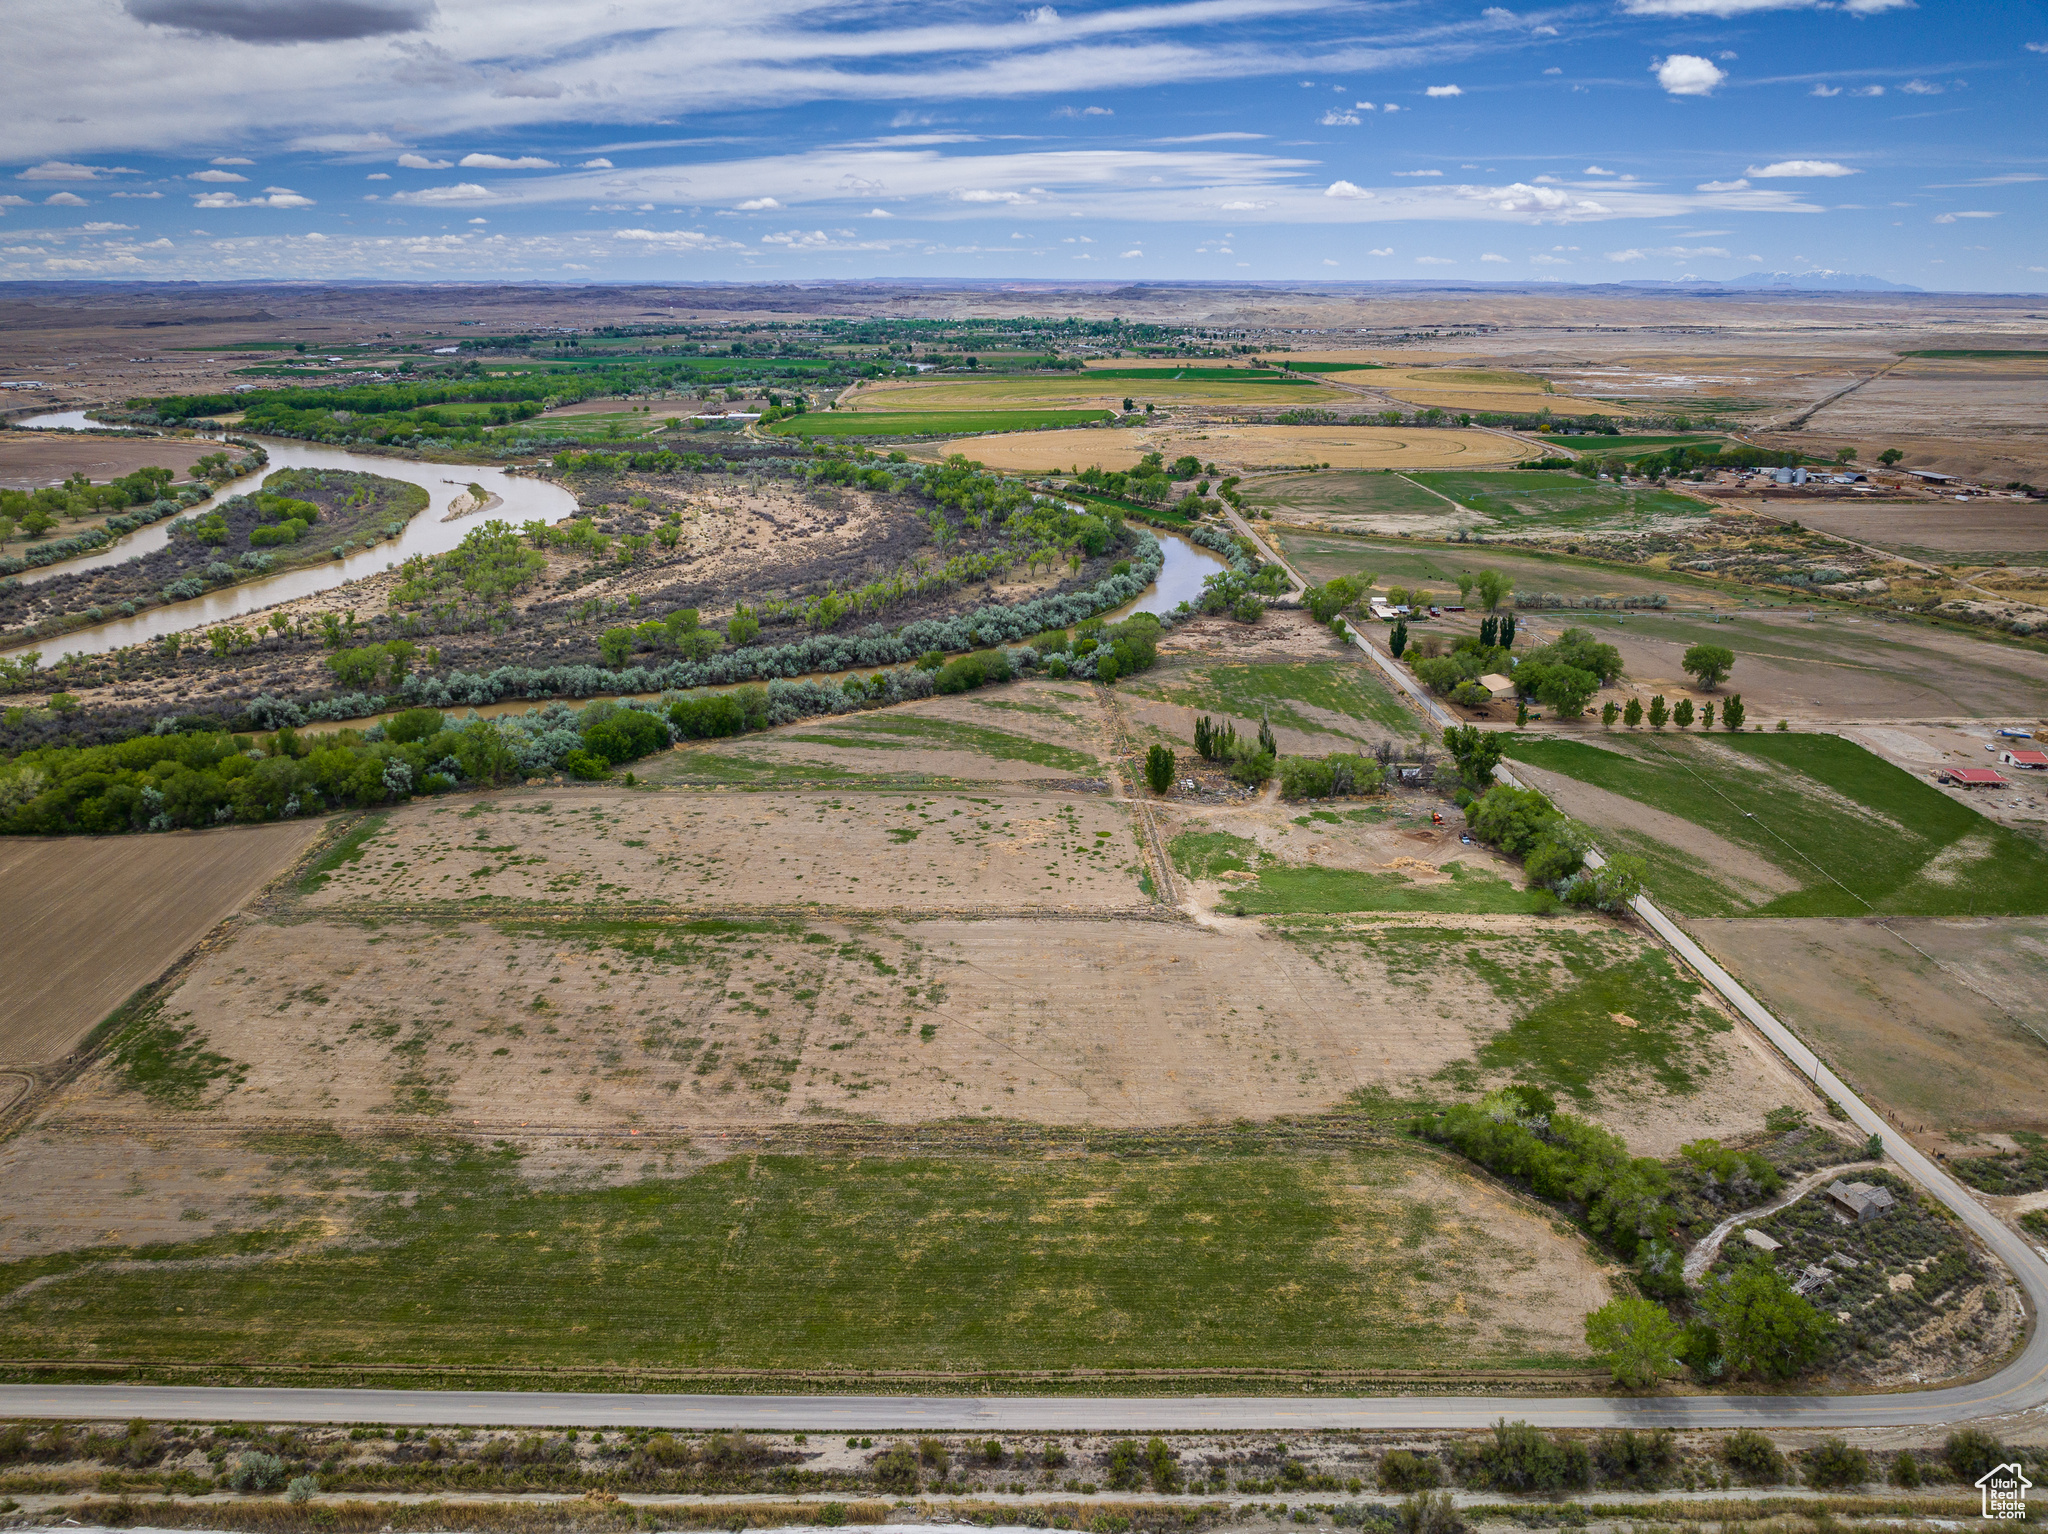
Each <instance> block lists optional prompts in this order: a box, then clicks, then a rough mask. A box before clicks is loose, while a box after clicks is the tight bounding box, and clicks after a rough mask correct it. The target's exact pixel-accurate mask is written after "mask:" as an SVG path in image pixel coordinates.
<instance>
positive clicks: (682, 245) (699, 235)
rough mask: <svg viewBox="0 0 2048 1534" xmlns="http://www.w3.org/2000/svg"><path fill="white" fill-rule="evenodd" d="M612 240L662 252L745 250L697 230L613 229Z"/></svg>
mask: <svg viewBox="0 0 2048 1534" xmlns="http://www.w3.org/2000/svg"><path fill="white" fill-rule="evenodd" d="M612 238H613V239H615V240H625V241H627V242H628V243H629V244H634V245H648V246H659V247H660V248H661V249H663V250H676V251H700V250H745V249H746V248H747V247H746V246H744V245H742V244H740V243H739V242H738V241H736V240H728V239H724V238H722V237H720V236H718V235H715V234H705V233H704V232H703V231H702V230H699V229H614V230H613V231H612Z"/></svg>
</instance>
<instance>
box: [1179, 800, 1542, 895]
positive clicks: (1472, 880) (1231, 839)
mask: <svg viewBox="0 0 2048 1534" xmlns="http://www.w3.org/2000/svg"><path fill="white" fill-rule="evenodd" d="M1323 813H1324V818H1325V819H1327V820H1330V821H1333V822H1334V821H1336V820H1337V819H1338V817H1337V816H1336V815H1335V814H1332V813H1330V812H1328V811H1325V812H1323ZM1352 813H1353V814H1357V813H1359V812H1357V811H1353V812H1352ZM1168 851H1169V852H1170V854H1171V855H1172V857H1173V860H1174V865H1175V866H1176V867H1178V868H1179V869H1180V871H1181V872H1182V873H1184V874H1186V875H1187V876H1188V877H1189V878H1191V879H1207V878H1213V877H1215V876H1216V875H1217V874H1222V873H1239V872H1242V873H1252V872H1256V873H1257V874H1258V882H1257V883H1256V884H1249V885H1245V886H1243V887H1242V888H1239V889H1234V890H1232V891H1231V892H1230V893H1229V894H1227V895H1226V896H1225V897H1224V899H1223V901H1222V904H1223V906H1224V907H1225V908H1227V909H1228V910H1230V911H1232V912H1233V913H1235V914H1237V915H1239V916H1299V915H1334V914H1339V913H1346V912H1352V911H1411V912H1425V913H1429V914H1432V915H1450V914H1459V915H1502V914H1507V913H1513V912H1530V911H1536V910H1539V909H1542V908H1543V907H1544V906H1545V905H1547V904H1554V902H1550V901H1545V900H1540V899H1539V898H1538V896H1537V894H1536V893H1535V892H1534V891H1531V890H1525V889H1521V888H1518V887H1517V886H1516V885H1514V884H1512V883H1510V882H1509V881H1508V880H1506V879H1503V878H1501V877H1499V876H1498V875H1496V874H1492V873H1488V872H1487V871H1485V870H1484V869H1477V868H1467V867H1466V866H1465V865H1464V864H1463V863H1460V862H1457V861H1455V860H1454V861H1452V862H1449V863H1446V864H1444V865H1443V872H1444V873H1446V874H1449V875H1450V877H1451V882H1450V883H1449V884H1438V885H1425V884H1420V883H1418V882H1417V881H1415V880H1414V879H1411V878H1408V877H1407V876H1406V875H1403V874H1399V873H1368V872H1363V871H1360V870H1356V869H1349V868H1323V867H1320V866H1318V865H1316V864H1313V863H1311V864H1306V865H1303V864H1286V863H1282V862H1280V861H1279V860H1277V859H1275V858H1274V857H1272V856H1271V855H1270V854H1261V853H1260V851H1259V847H1258V844H1257V843H1256V842H1253V841H1251V840H1249V839H1247V838H1245V837H1241V836H1233V835H1231V834H1230V833H1229V832H1227V831H1183V832H1182V833H1181V834H1180V835H1179V836H1176V837H1175V838H1174V839H1173V842H1172V844H1171V846H1170V847H1169V849H1168Z"/></svg>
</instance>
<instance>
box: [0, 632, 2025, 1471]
mask: <svg viewBox="0 0 2048 1534" xmlns="http://www.w3.org/2000/svg"><path fill="white" fill-rule="evenodd" d="M1357 643H1358V645H1359V647H1360V648H1361V649H1363V650H1364V651H1365V652H1366V653H1367V654H1368V655H1370V656H1371V657H1372V658H1373V659H1374V660H1375V661H1376V662H1377V663H1378V664H1379V665H1380V666H1381V667H1382V668H1383V669H1384V670H1385V671H1386V672H1387V674H1388V677H1389V679H1390V680H1392V681H1393V682H1395V683H1396V685H1398V686H1400V687H1401V688H1402V689H1403V690H1404V691H1406V692H1408V693H1409V694H1410V695H1411V696H1413V697H1415V700H1416V702H1417V703H1418V704H1419V705H1420V706H1421V708H1422V711H1423V713H1424V715H1425V716H1426V717H1429V718H1433V719H1440V718H1442V717H1444V710H1443V709H1442V708H1441V707H1440V706H1439V705H1438V704H1437V703H1436V702H1435V700H1434V699H1432V698H1430V697H1428V696H1427V694H1426V693H1423V692H1422V691H1421V689H1419V688H1418V687H1417V686H1416V684H1415V682H1414V679H1413V678H1411V677H1409V676H1408V674H1407V673H1406V672H1405V671H1403V670H1402V669H1401V668H1399V667H1397V666H1394V665H1393V664H1391V662H1390V661H1389V660H1388V658H1387V657H1386V656H1385V655H1384V654H1382V653H1381V652H1380V651H1379V650H1377V649H1375V648H1374V647H1373V646H1372V645H1370V644H1368V643H1367V642H1366V641H1365V639H1364V638H1363V636H1359V637H1358V639H1357ZM1501 775H1502V776H1503V777H1506V778H1508V779H1509V780H1510V781H1512V774H1511V773H1508V772H1506V771H1503V772H1502V774H1501ZM1635 909H1636V914H1637V915H1638V916H1640V917H1641V918H1642V920H1643V921H1644V922H1645V923H1646V924H1648V925H1649V926H1650V927H1651V928H1652V929H1653V930H1654V931H1655V932H1656V933H1657V934H1658V936H1660V937H1661V938H1663V939H1664V941H1665V942H1667V943H1669V944H1670V945H1671V947H1672V948H1673V949H1674V950H1676V951H1677V952H1678V953H1679V954H1680V955H1681V956H1682V957H1683V958H1684V959H1685V960H1686V962H1687V963H1689V964H1691V965H1692V966H1693V967H1694V968H1695V969H1697V970H1698V971H1699V973H1700V974H1701V975H1702V976H1703V977H1705V979H1706V980H1707V982H1708V984H1710V985H1712V986H1713V987H1714V988H1715V989H1716V990H1717V991H1719V992H1720V993H1721V994H1722V996H1724V997H1725V998H1726V999H1727V1000H1728V1002H1729V1004H1730V1005H1731V1006H1733V1007H1734V1008H1735V1009H1736V1010H1737V1011H1739V1012H1740V1013H1742V1015H1743V1016H1744V1017H1745V1018H1747V1019H1748V1020H1749V1021H1750V1022H1751V1023H1753V1024H1754V1025H1755V1026H1756V1027H1757V1029H1758V1030H1759V1031H1760V1032H1762V1033H1763V1035H1764V1036H1765V1037H1766V1038H1768V1039H1769V1040H1770V1041H1771V1043H1772V1044H1773V1045H1775V1046H1776V1047H1777V1048H1778V1050H1779V1051H1780V1052H1781V1053H1782V1054H1783V1055H1784V1056H1785V1058H1786V1059H1788V1060H1790V1061H1791V1062H1792V1064H1793V1065H1794V1066H1795V1067H1796V1068H1797V1069H1798V1070H1799V1071H1800V1072H1801V1073H1802V1074H1804V1075H1805V1076H1807V1077H1808V1078H1809V1079H1810V1080H1812V1081H1813V1083H1814V1084H1815V1086H1817V1087H1818V1088H1819V1089H1820V1090H1821V1091H1823V1092H1825V1093H1827V1094H1828V1095H1829V1096H1831V1097H1833V1098H1834V1099H1835V1101H1836V1102H1838V1103H1840V1104H1841V1105H1842V1107H1843V1108H1844V1109H1845V1110H1846V1111H1847V1113H1848V1115H1849V1119H1850V1122H1852V1123H1853V1124H1855V1126H1856V1127H1857V1128H1858V1129H1860V1130H1862V1131H1863V1132H1864V1133H1865V1134H1876V1135H1881V1136H1883V1139H1884V1148H1885V1153H1886V1155H1887V1156H1889V1157H1890V1158H1891V1159H1892V1160H1893V1162H1894V1163H1895V1164H1897V1165H1898V1166H1899V1167H1900V1168H1901V1169H1903V1170H1904V1171H1905V1172H1906V1173H1907V1175H1909V1176H1910V1177H1912V1178H1914V1179H1915V1180H1917V1181H1918V1182H1919V1183H1920V1185H1921V1186H1922V1187H1924V1188H1926V1189H1927V1190H1928V1191H1929V1192H1930V1193H1931V1194H1932V1195H1933V1196H1934V1197H1935V1198H1937V1199H1939V1200H1940V1201H1941V1202H1942V1203H1943V1204H1945V1205H1947V1206H1948V1207H1949V1208H1950V1209H1951V1210H1953V1211H1954V1212H1955V1213H1956V1214H1957V1215H1958V1216H1959V1217H1960V1218H1961V1219H1962V1221H1963V1223H1964V1224H1966V1225H1968V1226H1969V1227H1970V1229H1971V1230H1972V1231H1974V1232H1975V1233H1976V1234H1977V1236H1978V1237H1979V1238H1980V1239H1981V1240H1982V1241H1983V1242H1984V1244H1985V1245H1986V1246H1988V1247H1989V1248H1990V1249H1991V1250H1992V1251H1993V1252H1995V1253H1997V1255H1998V1257H1999V1258H2000V1260H2001V1261H2003V1262H2004V1263H2005V1264H2006V1266H2007V1267H2008V1268H2009V1269H2011V1271H2012V1273H2013V1276H2014V1277H2015V1278H2016V1279H2017V1280H2018V1282H2019V1284H2020V1287H2021V1289H2022V1290H2024V1291H2025V1293H2026V1297H2027V1304H2028V1307H2029V1309H2030V1311H2031V1312H2032V1314H2033V1316H2034V1317H2035V1318H2037V1319H2038V1317H2039V1316H2040V1315H2041V1314H2042V1311H2043V1308H2044V1306H2048V1262H2044V1261H2043V1260H2042V1257H2041V1255H2040V1254H2039V1253H2038V1252H2036V1251H2035V1250H2034V1249H2033V1247H2031V1246H2030V1245H2028V1244H2027V1243H2026V1242H2025V1241H2024V1240H2022V1239H2021V1238H2020V1237H2019V1235H2018V1234H2016V1233H2015V1232H2014V1231H2012V1230H2010V1229H2009V1228H2007V1227H2006V1226H2005V1225H2004V1224H2003V1223H2001V1222H2000V1221H1999V1220H1997V1219H1996V1218H1994V1217H1993V1216H1992V1214H1991V1212H1990V1211H1989V1210H1987V1209H1986V1208H1985V1207H1984V1206H1983V1205H1982V1204H1980V1203H1978V1202H1977V1200H1976V1199H1975V1198H1974V1197H1972V1196H1971V1195H1970V1193H1969V1191H1968V1190H1967V1189H1966V1188H1964V1187H1963V1186H1962V1185H1961V1184H1960V1183H1958V1182H1956V1181H1955V1179H1953V1178H1952V1177H1950V1176H1949V1175H1948V1173H1947V1172H1945V1171H1943V1170H1942V1169H1941V1168H1940V1167H1938V1166H1936V1165H1935V1164H1934V1163H1933V1162H1932V1161H1930V1160H1928V1159H1927V1158H1926V1157H1925V1156H1923V1155H1922V1154H1921V1153H1920V1151H1919V1150H1918V1149H1917V1148H1916V1147H1915V1146H1914V1145H1913V1144H1912V1143H1911V1142H1910V1141H1909V1140H1907V1139H1906V1138H1905V1137H1904V1136H1903V1135H1900V1134H1898V1133H1897V1132H1896V1131H1894V1130H1893V1129H1892V1128H1891V1127H1890V1126H1889V1125H1888V1124H1886V1123H1885V1122H1884V1121H1883V1120H1882V1119H1880V1118H1879V1117H1878V1116H1877V1114H1876V1113H1874V1112H1873V1111H1872V1110H1871V1109H1870V1108H1869V1107H1868V1106H1866V1105H1865V1104H1864V1103H1863V1102H1862V1101H1861V1100H1860V1099H1858V1098H1857V1096H1856V1095H1855V1094H1854V1093H1853V1092H1851V1091H1850V1090H1849V1088H1848V1086H1847V1084H1846V1083H1844V1082H1843V1081H1841V1080H1840V1079H1839V1078H1838V1077H1836V1075H1835V1074H1834V1073H1833V1072H1832V1071H1830V1070H1829V1069H1828V1068H1827V1067H1826V1066H1825V1065H1823V1064H1822V1063H1821V1061H1820V1059H1819V1058H1818V1057H1817V1056H1816V1055H1815V1054H1814V1053H1813V1051H1812V1050H1810V1049H1808V1048H1807V1047H1806V1046H1805V1045H1804V1044H1802V1043H1801V1042H1800V1041H1799V1040H1798V1039H1797V1038H1796V1037H1794V1036H1793V1034H1792V1032H1791V1030H1789V1029H1788V1028H1786V1027H1785V1026H1784V1025H1783V1024H1782V1023H1780V1022H1779V1021H1778V1020H1777V1018H1775V1017H1773V1016H1772V1015H1771V1013H1770V1011H1769V1009H1767V1008H1766V1007H1765V1006H1764V1005H1763V1003H1761V1002H1760V1001H1758V1000H1757V999H1756V998H1755V997H1754V996H1752V995H1750V993H1749V992H1748V990H1747V989H1745V988H1744V987H1743V986H1742V985H1741V984H1740V983H1739V982H1738V981H1737V980H1736V979H1735V977H1734V976H1733V975H1730V974H1729V973H1728V972H1727V971H1726V970H1725V969H1723V968H1722V967H1721V966H1720V965H1719V964H1718V963H1716V962H1715V961H1714V959H1713V958H1712V956H1710V955H1709V954H1708V953H1707V952H1706V951H1705V950H1704V949H1702V948H1701V947H1700V946H1699V945H1698V944H1697V943H1695V942H1694V941H1693V940H1692V939H1691V938H1690V937H1689V936H1687V935H1686V933H1685V932H1684V931H1682V930H1681V929H1680V928H1679V927H1678V925H1677V924H1676V923H1675V922H1673V921H1672V920H1671V919H1670V918H1669V917H1668V916H1666V915H1665V914H1664V913H1663V912H1662V911H1660V910H1658V909H1657V907H1656V906H1655V905H1654V904H1652V903H1651V902H1650V901H1649V900H1647V899H1643V900H1638V901H1637V902H1636V905H1635ZM2044 1411H2048V1328H2043V1327H2041V1326H2039V1325H2035V1326H2032V1327H2031V1328H2030V1329H2029V1332H2028V1336H2027V1343H2026V1346H2025V1348H2023V1349H2022V1350H2021V1352H2020V1354H2019V1356H2018V1357H2017V1358H2015V1359H2014V1360H2013V1361H2012V1363H2010V1364H2009V1365H2007V1366H2006V1367H2005V1368H2004V1369H2003V1370H2001V1371H1999V1372H1998V1373H1997V1374H1995V1375H1992V1376H1991V1377H1990V1378H1988V1379H1984V1380H1980V1381H1978V1382H1976V1383H1974V1384H1967V1385H1953V1386H1949V1387H1947V1388H1944V1389H1940V1390H1923V1391H1909V1392H1899V1393H1895V1394H1890V1395H1868V1396H1676V1397H1660V1398H1653V1399H1647V1400H1632V1399H1620V1398H1607V1397H1586V1398H1577V1399H1573V1398H1565V1397H1555V1396H1535V1397H1514V1396H1497V1395H1487V1396H1408V1397H1403V1396H1393V1397H1376V1398H1370V1399H1355V1398H1335V1397H1329V1398H1319V1397H1316V1396H1309V1395H1304V1396H1287V1397H1259V1396H1222V1397H1218V1396H1177V1397H1166V1398H1156V1397H1151V1398H1147V1397H1087V1396H1052V1397H1044V1396H1041V1397H1031V1396H1007V1397H993V1396H980V1397H932V1396H700V1395H624V1394H620V1395H603V1394H594V1393H582V1394H578V1393H569V1392H562V1393H554V1392H546V1391H518V1392H512V1391H489V1390H461V1391H410V1390H321V1389H314V1390H304V1389H286V1388H275V1389H273V1388H268V1387H254V1388H246V1389H244V1388H226V1389H224V1388H217V1387H215V1388H209V1387H205V1386H192V1387H184V1386H175V1385H167V1386H128V1385H0V1416H24V1417H68V1418H80V1419H85V1418H90V1419H98V1420H123V1419H127V1418H132V1417H149V1418H156V1419H160V1420H161V1419H193V1418H204V1419H215V1420H221V1419H227V1420H235V1421H242V1422H381V1423H391V1424H400V1423H402V1424H405V1425H408V1426H449V1425H453V1426H460V1425H463V1424H474V1425H478V1426H482V1425H485V1424H496V1425H506V1426H549V1427H578V1428H582V1427H603V1428H609V1427H623V1426H634V1425H644V1426H649V1427H668V1428H707V1429H708V1428H753V1429H757V1430H763V1431H767V1430H776V1429H781V1430H797V1429H803V1430H807V1431H819V1432H846V1433H851V1432H863V1433H877V1432H889V1431H892V1430H899V1429H900V1430H906V1431H915V1430H920V1429H922V1430H928V1431H936V1430H943V1429H957V1430H963V1431H976V1430H982V1431H994V1432H1025V1431H1040V1432H1051V1431H1057V1430H1060V1429H1070V1430H1102V1429H1143V1430H1152V1431H1162V1432H1164V1431H1172V1430H1174V1429H1211V1430H1213V1429H1218V1428H1248V1429H1268V1428H1303V1429H1305V1428H1354V1429H1362V1428H1437V1429H1445V1428H1476V1427H1485V1426H1487V1425H1488V1424H1490V1423H1492V1422H1493V1421H1494V1420H1495V1419H1496V1418H1498V1417H1509V1418H1516V1417H1519V1418H1523V1419H1525V1420H1527V1421H1529V1422H1533V1423H1536V1424H1537V1425H1539V1426H1542V1427H1614V1426H1627V1427H1671V1428H1734V1427H1778V1428H1884V1427H1916V1426H1922V1425H1946V1424H1949V1423H1953V1422H1959V1421H1965V1420H1972V1419H1994V1426H1995V1427H1996V1430H1997V1431H1998V1432H1999V1433H2000V1434H2001V1436H2010V1435H2011V1434H2013V1433H2016V1432H2023V1431H2031V1430H2037V1429H2038V1425H2039V1419H2040V1417H2041V1415H2042V1414H2043V1413H2044ZM2021 1415H2026V1416H2030V1417H2032V1418H2033V1419H2034V1420H2033V1421H2032V1422H2029V1423H2024V1424H2022V1423H2016V1422H2015V1423H2005V1424H1999V1423H1997V1422H1996V1421H1995V1419H1999V1418H2014V1417H2019V1416H2021Z"/></svg>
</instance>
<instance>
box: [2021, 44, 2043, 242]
mask: <svg viewBox="0 0 2048 1534" xmlns="http://www.w3.org/2000/svg"><path fill="white" fill-rule="evenodd" d="M2026 50H2027V52H2029V53H2048V43H2028V44H2026ZM2040 269H2041V268H2039V267H2038V266H2030V267H2028V268H2027V270H2028V271H2030V272H2038V271H2039V270H2040Z"/></svg>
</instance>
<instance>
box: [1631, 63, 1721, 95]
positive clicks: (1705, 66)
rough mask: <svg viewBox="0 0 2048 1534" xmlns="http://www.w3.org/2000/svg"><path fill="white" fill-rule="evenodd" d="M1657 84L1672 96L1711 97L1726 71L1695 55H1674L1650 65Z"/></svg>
mask: <svg viewBox="0 0 2048 1534" xmlns="http://www.w3.org/2000/svg"><path fill="white" fill-rule="evenodd" d="M1650 69H1651V72H1652V73H1654V74H1655V75H1656V76H1657V83H1658V84H1659V85H1661V86H1663V87H1664V89H1665V90H1666V91H1668V92H1670V93H1671V94H1672V95H1674V96H1711V95H1713V93H1714V87H1716V86H1717V85H1719V84H1720V83H1721V82H1722V81H1723V80H1725V79H1727V78H1728V71H1727V70H1725V69H1723V68H1722V67H1721V66H1720V65H1719V64H1716V63H1714V62H1713V60H1711V59H1703V58H1701V57H1700V56H1699V55H1698V54H1696V53H1674V54H1672V55H1671V56H1670V57H1669V58H1663V59H1658V60H1657V61H1656V62H1655V63H1653V64H1651V65H1650Z"/></svg>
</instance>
